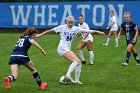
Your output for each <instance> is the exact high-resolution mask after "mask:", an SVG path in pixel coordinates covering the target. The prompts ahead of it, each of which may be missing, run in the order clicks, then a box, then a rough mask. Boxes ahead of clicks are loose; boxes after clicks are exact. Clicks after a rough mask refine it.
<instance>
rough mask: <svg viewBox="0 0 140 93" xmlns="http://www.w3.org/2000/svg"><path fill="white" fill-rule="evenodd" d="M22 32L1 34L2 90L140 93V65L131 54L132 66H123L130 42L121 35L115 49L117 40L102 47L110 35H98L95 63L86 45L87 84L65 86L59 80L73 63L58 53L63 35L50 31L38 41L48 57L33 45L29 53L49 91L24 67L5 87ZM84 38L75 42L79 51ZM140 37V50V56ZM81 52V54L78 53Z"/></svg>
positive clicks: (4, 92) (13, 92)
mask: <svg viewBox="0 0 140 93" xmlns="http://www.w3.org/2000/svg"><path fill="white" fill-rule="evenodd" d="M19 35H20V34H18V33H0V63H1V64H0V93H140V67H139V66H136V65H135V64H136V62H135V60H134V58H133V56H131V58H130V64H129V66H128V67H122V65H121V63H123V62H125V54H126V42H125V36H121V39H120V41H119V44H120V46H119V48H115V47H114V46H115V43H114V39H113V38H112V39H111V42H110V45H109V47H104V46H102V43H104V42H105V41H106V36H101V35H95V36H94V42H95V43H94V54H95V65H92V66H91V65H89V55H88V52H87V49H86V48H84V49H83V51H84V54H85V58H86V61H87V62H88V63H87V64H85V65H83V68H82V73H81V81H82V82H83V85H76V84H71V85H61V84H59V82H58V80H59V78H60V76H62V75H64V74H65V73H66V72H67V69H68V67H69V65H70V63H69V62H68V61H67V60H65V59H63V58H61V57H60V56H59V55H58V54H57V51H56V49H57V45H58V43H59V38H60V37H59V35H56V34H50V35H46V36H43V37H41V38H39V39H38V40H37V41H38V43H39V44H40V45H41V46H42V47H43V48H44V49H45V50H46V53H47V56H45V57H44V56H42V55H41V53H40V51H39V50H38V49H36V48H35V47H34V46H32V47H31V48H30V50H29V56H30V58H31V59H32V61H33V63H34V64H35V67H36V69H37V70H38V72H39V73H40V76H41V79H42V81H47V83H48V86H47V88H46V89H45V90H43V91H39V90H38V86H37V84H36V83H35V81H34V79H33V77H32V75H31V73H30V71H29V70H28V69H26V68H25V67H24V66H20V69H19V76H18V79H17V80H16V81H15V82H12V83H11V88H10V90H6V89H5V87H4V81H3V79H4V77H5V76H8V75H9V74H10V68H9V66H8V64H7V63H8V61H9V58H10V53H11V52H12V50H13V48H14V46H15V43H16V42H17V39H18V36H19ZM79 41H80V38H79V40H78V41H77V42H76V41H74V42H73V44H72V50H73V51H74V52H75V53H76V54H77V51H76V47H77V45H78V43H79ZM139 47H140V40H138V42H137V45H136V49H137V52H138V53H139V55H140V48H139ZM77 55H78V54H77Z"/></svg>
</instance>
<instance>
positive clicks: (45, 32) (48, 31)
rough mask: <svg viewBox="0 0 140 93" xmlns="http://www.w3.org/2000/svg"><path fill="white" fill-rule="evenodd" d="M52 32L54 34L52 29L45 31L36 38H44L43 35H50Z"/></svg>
mask: <svg viewBox="0 0 140 93" xmlns="http://www.w3.org/2000/svg"><path fill="white" fill-rule="evenodd" d="M50 32H54V30H53V29H50V30H46V31H44V32H42V33H40V34H36V36H35V38H39V37H41V36H43V35H45V34H47V33H50Z"/></svg>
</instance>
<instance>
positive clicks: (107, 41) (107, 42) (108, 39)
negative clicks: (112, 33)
mask: <svg viewBox="0 0 140 93" xmlns="http://www.w3.org/2000/svg"><path fill="white" fill-rule="evenodd" d="M109 42H110V38H109V37H108V38H107V40H106V44H107V45H108V44H109Z"/></svg>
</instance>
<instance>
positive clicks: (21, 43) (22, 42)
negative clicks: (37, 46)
mask: <svg viewBox="0 0 140 93" xmlns="http://www.w3.org/2000/svg"><path fill="white" fill-rule="evenodd" d="M30 39H33V38H32V36H30V35H27V36H24V37H23V38H21V39H19V40H18V41H17V43H16V46H15V49H14V50H13V52H12V54H11V56H21V57H28V54H27V52H28V49H29V48H30V46H31V43H30V42H29V40H30Z"/></svg>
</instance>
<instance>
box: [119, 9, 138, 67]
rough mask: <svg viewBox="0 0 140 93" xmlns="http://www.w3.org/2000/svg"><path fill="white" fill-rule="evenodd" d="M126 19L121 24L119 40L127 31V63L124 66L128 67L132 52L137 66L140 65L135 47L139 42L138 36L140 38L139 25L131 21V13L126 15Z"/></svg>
mask: <svg viewBox="0 0 140 93" xmlns="http://www.w3.org/2000/svg"><path fill="white" fill-rule="evenodd" d="M124 19H125V22H123V23H122V24H121V29H120V32H119V34H118V39H119V38H120V35H121V32H122V31H125V33H126V43H127V54H126V63H122V65H123V66H128V63H129V58H130V56H131V52H132V53H133V56H134V58H135V60H136V61H137V64H136V65H140V61H139V57H138V54H137V52H136V49H135V47H134V46H135V44H136V42H137V36H138V28H137V25H136V24H135V23H133V22H132V21H131V20H130V13H129V12H125V13H124Z"/></svg>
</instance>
